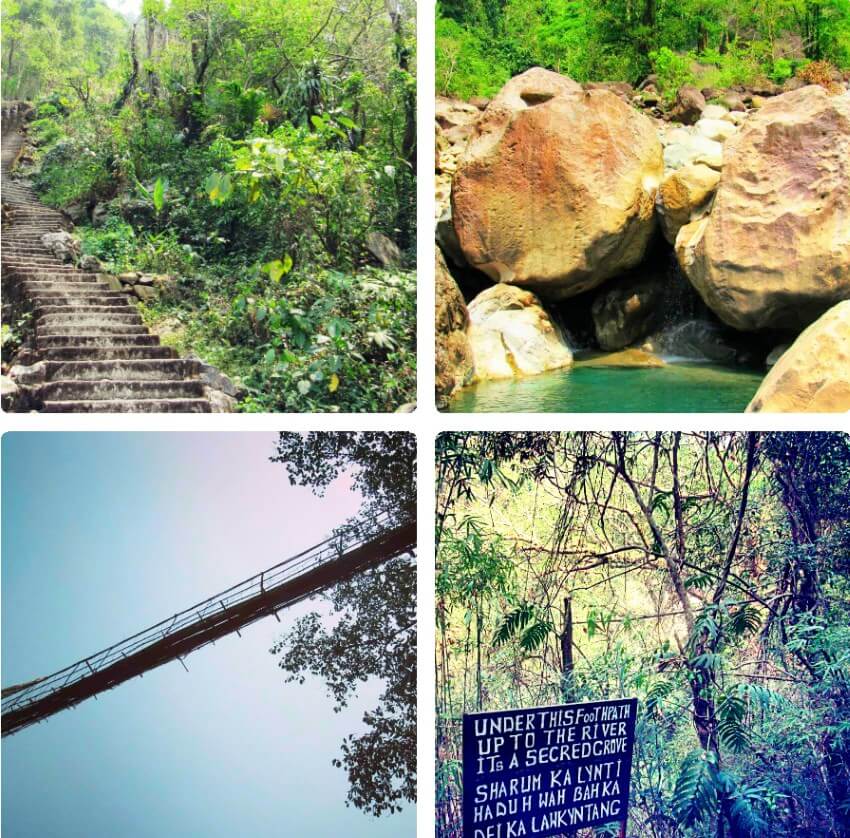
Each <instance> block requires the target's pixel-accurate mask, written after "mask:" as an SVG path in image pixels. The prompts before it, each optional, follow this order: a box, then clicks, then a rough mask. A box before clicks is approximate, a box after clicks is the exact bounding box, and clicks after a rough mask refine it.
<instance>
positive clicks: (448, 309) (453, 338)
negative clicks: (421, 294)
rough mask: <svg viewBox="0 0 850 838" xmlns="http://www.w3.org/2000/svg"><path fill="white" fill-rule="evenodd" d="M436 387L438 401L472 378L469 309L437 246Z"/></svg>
mask: <svg viewBox="0 0 850 838" xmlns="http://www.w3.org/2000/svg"><path fill="white" fill-rule="evenodd" d="M435 302H436V342H435V347H434V349H435V365H436V369H435V375H436V379H435V389H436V395H437V401H438V402H442V401H444V400H445V399H447V398H448V397H449V396H451V395H452V393H454V392H455V390H458V389H460V388H461V387H463V386H464V385H466V384H469V383H470V381H472V374H473V360H472V346H471V345H470V343H469V338H468V336H467V331H468V329H469V313H468V312H467V310H466V303H464V301H463V295H462V294H461V293H460V289H459V288H458V287H457V283H456V282H455V281H454V278H453V277H452V275H451V274H450V273H449V270H448V268H447V267H446V263H445V260H444V259H443V254H442V253H441V252H440V250H439V249H438V250H437V261H436V300H435Z"/></svg>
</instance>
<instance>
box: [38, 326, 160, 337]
mask: <svg viewBox="0 0 850 838" xmlns="http://www.w3.org/2000/svg"><path fill="white" fill-rule="evenodd" d="M74 326H75V324H73V323H56V324H50V325H47V326H44V328H41V327H37V329H36V331H37V333H38V337H55V336H56V335H68V334H75V333H76V334H79V335H80V337H109V336H111V335H114V336H116V337H118V336H123V335H146V334H147V333H148V330H147V329H146V328H145V327H144V326H133V325H129V324H123V323H120V324H119V323H115V324H111V323H110V324H108V325H106V324H104V325H101V326H87V325H81V326H79V328H76V329H75V328H74Z"/></svg>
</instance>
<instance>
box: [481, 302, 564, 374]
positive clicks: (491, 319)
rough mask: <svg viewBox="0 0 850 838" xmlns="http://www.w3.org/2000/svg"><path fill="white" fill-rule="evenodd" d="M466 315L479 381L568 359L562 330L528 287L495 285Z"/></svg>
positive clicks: (549, 366)
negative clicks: (470, 323)
mask: <svg viewBox="0 0 850 838" xmlns="http://www.w3.org/2000/svg"><path fill="white" fill-rule="evenodd" d="M469 317H470V320H471V321H472V326H471V328H470V330H469V340H470V342H471V344H472V355H473V358H474V360H475V376H476V378H478V379H479V380H482V379H498V378H512V377H513V376H521V375H537V374H538V373H541V372H546V371H547V370H554V369H559V368H561V367H568V366H569V365H570V364H571V363H572V360H573V356H572V352H570V349H569V347H568V346H567V344H566V341H565V340H564V336H563V335H562V334H561V331H560V329H558V327H557V326H556V325H555V324H554V323H553V322H552V319H551V318H550V317H549V315H548V314H547V313H546V311H545V310H544V309H543V306H541V305H540V300H539V299H538V298H537V297H536V296H535V295H534V294H532V293H531V292H530V291H526V290H524V289H522V288H517V287H516V286H514V285H494V286H492V287H491V288H488V289H487V290H486V291H482V292H481V293H480V294H479V295H478V296H477V297H476V298H475V299H474V300H473V301H472V302H471V303H470V304H469Z"/></svg>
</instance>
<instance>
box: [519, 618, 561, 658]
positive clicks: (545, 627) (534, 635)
mask: <svg viewBox="0 0 850 838" xmlns="http://www.w3.org/2000/svg"><path fill="white" fill-rule="evenodd" d="M553 629H554V626H553V625H552V623H550V622H548V621H547V620H539V621H538V622H536V623H533V624H532V625H530V626H529V627H528V628H527V629H526V630H525V632H524V633H523V635H522V637H521V638H520V641H519V645H520V648H521V649H523V650H524V651H526V652H533V651H534V650H535V649H538V648H540V646H542V645H543V641H544V640H546V638H547V637H548V635H549V632H550V631H552V630H553Z"/></svg>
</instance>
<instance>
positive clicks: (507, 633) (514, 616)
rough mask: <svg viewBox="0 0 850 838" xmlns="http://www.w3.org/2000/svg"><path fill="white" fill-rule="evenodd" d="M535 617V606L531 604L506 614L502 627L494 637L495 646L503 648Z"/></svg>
mask: <svg viewBox="0 0 850 838" xmlns="http://www.w3.org/2000/svg"><path fill="white" fill-rule="evenodd" d="M533 616H534V606H533V605H532V604H531V603H530V602H524V603H522V604H521V605H520V606H519V608H517V609H515V610H514V611H511V612H510V614H506V615H505V618H504V619H503V620H502V623H501V625H500V626H499V627H498V628H497V629H496V633H495V634H494V635H493V645H494V646H496V647H499V646H503V645H504V644H505V643H507V642H508V641H509V640H510V639H511V638H512V637H515V636H516V635H517V634H518V633H519V632H520V631H521V630H522V629H523V628H525V626H526V625H528V623H529V621H530V620H531V618H532V617H533Z"/></svg>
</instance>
